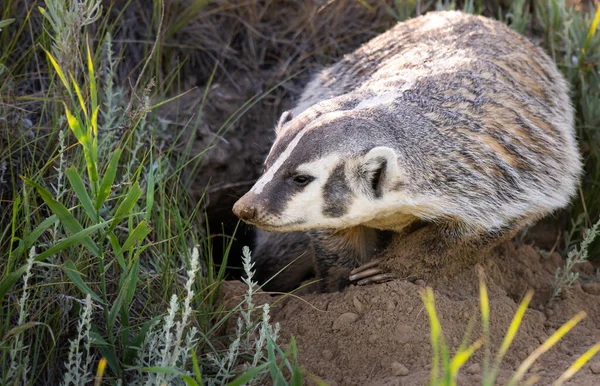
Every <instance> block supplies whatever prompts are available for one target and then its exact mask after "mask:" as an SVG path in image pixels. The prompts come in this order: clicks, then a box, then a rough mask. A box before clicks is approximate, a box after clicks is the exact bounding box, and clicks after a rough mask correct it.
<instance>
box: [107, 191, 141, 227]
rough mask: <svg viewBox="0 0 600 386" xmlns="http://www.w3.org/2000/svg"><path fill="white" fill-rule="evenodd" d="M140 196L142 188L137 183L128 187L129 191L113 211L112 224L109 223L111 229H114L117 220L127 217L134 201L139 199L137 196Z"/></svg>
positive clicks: (117, 222)
mask: <svg viewBox="0 0 600 386" xmlns="http://www.w3.org/2000/svg"><path fill="white" fill-rule="evenodd" d="M141 196H142V189H140V185H139V183H138V182H136V183H134V184H133V186H132V187H131V188H130V189H129V192H127V195H126V196H125V199H124V200H123V202H121V204H120V205H119V207H118V208H117V211H116V212H115V217H114V218H113V221H112V224H110V230H111V231H112V230H113V229H115V227H116V226H117V225H118V224H119V222H120V221H121V220H123V219H124V218H125V217H127V216H129V214H131V211H132V210H133V207H134V206H135V203H136V202H137V201H138V200H139V198H140V197H141Z"/></svg>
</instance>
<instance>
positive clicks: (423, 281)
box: [415, 279, 426, 287]
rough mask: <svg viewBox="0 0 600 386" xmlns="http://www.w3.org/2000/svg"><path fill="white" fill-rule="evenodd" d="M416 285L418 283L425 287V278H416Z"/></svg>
mask: <svg viewBox="0 0 600 386" xmlns="http://www.w3.org/2000/svg"><path fill="white" fill-rule="evenodd" d="M415 285H418V286H419V287H425V285H426V284H425V280H423V279H418V280H415Z"/></svg>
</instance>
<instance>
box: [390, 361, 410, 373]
mask: <svg viewBox="0 0 600 386" xmlns="http://www.w3.org/2000/svg"><path fill="white" fill-rule="evenodd" d="M390 367H391V368H392V375H395V376H397V377H404V376H407V375H408V373H409V371H408V368H407V367H406V366H404V365H403V364H402V363H398V362H392V365H391V366H390Z"/></svg>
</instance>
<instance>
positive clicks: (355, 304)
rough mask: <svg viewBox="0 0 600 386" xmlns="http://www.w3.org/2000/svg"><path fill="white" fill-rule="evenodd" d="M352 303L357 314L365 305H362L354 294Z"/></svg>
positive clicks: (360, 312)
mask: <svg viewBox="0 0 600 386" xmlns="http://www.w3.org/2000/svg"><path fill="white" fill-rule="evenodd" d="M352 304H354V309H355V310H356V312H358V313H359V314H362V313H363V311H364V310H365V306H363V304H362V303H361V302H360V300H358V298H357V297H356V296H355V297H354V298H353V299H352Z"/></svg>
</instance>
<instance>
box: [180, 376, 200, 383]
mask: <svg viewBox="0 0 600 386" xmlns="http://www.w3.org/2000/svg"><path fill="white" fill-rule="evenodd" d="M181 378H183V380H184V381H185V384H186V385H188V386H198V382H196V381H195V380H194V378H192V377H190V376H189V375H182V376H181Z"/></svg>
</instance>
